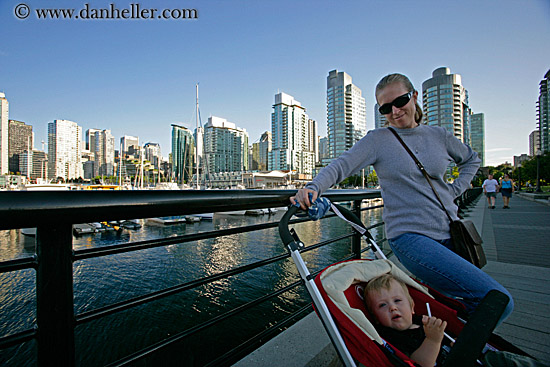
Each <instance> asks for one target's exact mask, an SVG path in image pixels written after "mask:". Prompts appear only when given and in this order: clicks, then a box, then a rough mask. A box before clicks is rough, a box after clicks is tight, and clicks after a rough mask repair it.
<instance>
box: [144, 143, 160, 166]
mask: <svg viewBox="0 0 550 367" xmlns="http://www.w3.org/2000/svg"><path fill="white" fill-rule="evenodd" d="M143 149H144V150H145V159H146V160H148V161H149V162H151V164H152V165H153V167H155V169H159V168H160V162H161V161H162V154H161V152H160V144H159V143H146V144H145V145H144V146H143Z"/></svg>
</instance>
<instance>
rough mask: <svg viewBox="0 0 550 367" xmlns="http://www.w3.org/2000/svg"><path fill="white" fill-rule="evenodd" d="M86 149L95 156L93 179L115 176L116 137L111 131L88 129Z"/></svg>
mask: <svg viewBox="0 0 550 367" xmlns="http://www.w3.org/2000/svg"><path fill="white" fill-rule="evenodd" d="M86 148H87V149H88V150H89V151H90V153H92V154H93V157H94V158H93V161H94V165H93V177H96V176H113V175H114V174H115V137H114V136H113V134H111V130H98V129H88V130H87V131H86Z"/></svg>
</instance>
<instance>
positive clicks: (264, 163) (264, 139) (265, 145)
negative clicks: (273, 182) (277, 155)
mask: <svg viewBox="0 0 550 367" xmlns="http://www.w3.org/2000/svg"><path fill="white" fill-rule="evenodd" d="M271 149H272V139H271V132H270V131H265V132H264V133H263V134H262V136H261V137H260V141H259V155H258V169H259V170H260V171H270V170H271V168H270V167H269V153H270V152H271Z"/></svg>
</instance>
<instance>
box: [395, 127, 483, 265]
mask: <svg viewBox="0 0 550 367" xmlns="http://www.w3.org/2000/svg"><path fill="white" fill-rule="evenodd" d="M389 130H390V131H391V132H392V133H393V135H395V137H396V138H397V140H399V142H400V143H401V145H403V148H405V150H406V151H407V153H409V155H410V156H411V158H412V159H413V160H414V163H416V166H417V167H418V169H420V172H422V174H423V175H424V177H425V178H426V180H427V181H428V183H429V184H430V187H431V188H432V191H433V192H434V194H435V196H436V198H437V201H439V204H441V207H442V208H443V211H444V212H445V214H447V218H449V222H450V223H451V239H452V241H453V246H454V252H456V253H457V254H458V255H460V256H461V257H462V258H464V259H465V260H467V261H469V262H471V263H472V264H474V265H475V266H477V267H478V268H480V269H481V268H482V267H484V266H485V265H486V264H487V259H486V258H485V253H484V252H483V247H482V243H483V240H482V239H481V236H480V235H479V233H478V232H477V229H476V227H475V226H474V223H473V222H472V221H471V220H467V219H459V220H453V219H452V217H451V216H450V215H449V212H448V211H447V208H445V205H443V201H442V200H441V198H440V197H439V194H438V193H437V191H436V190H435V187H434V185H433V184H432V180H431V179H430V176H429V175H428V172H426V169H425V168H424V166H423V165H422V163H420V161H419V160H418V159H417V158H416V156H415V155H414V154H413V152H411V150H410V149H409V147H408V146H407V144H405V142H404V141H403V139H401V137H400V136H399V134H397V132H396V131H395V130H394V129H392V128H389Z"/></svg>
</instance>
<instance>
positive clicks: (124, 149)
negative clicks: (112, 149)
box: [120, 135, 139, 158]
mask: <svg viewBox="0 0 550 367" xmlns="http://www.w3.org/2000/svg"><path fill="white" fill-rule="evenodd" d="M120 150H121V153H120V154H121V156H122V157H123V158H126V157H128V156H133V157H137V156H138V155H139V138H138V137H137V136H128V135H124V136H123V137H122V138H120Z"/></svg>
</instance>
